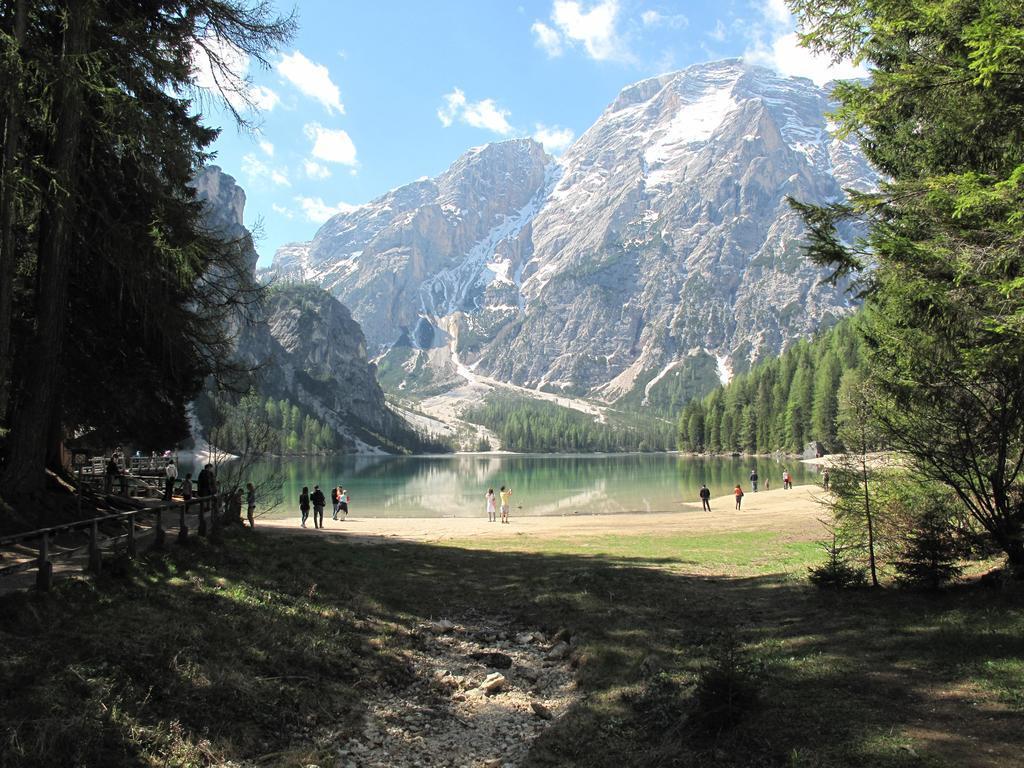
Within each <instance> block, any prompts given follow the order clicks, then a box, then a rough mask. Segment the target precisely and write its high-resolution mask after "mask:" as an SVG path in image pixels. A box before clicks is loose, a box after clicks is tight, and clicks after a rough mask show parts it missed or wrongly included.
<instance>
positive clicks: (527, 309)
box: [272, 60, 877, 402]
mask: <svg viewBox="0 0 1024 768" xmlns="http://www.w3.org/2000/svg"><path fill="white" fill-rule="evenodd" d="M829 108H830V103H829V99H828V92H827V91H826V90H825V89H821V88H818V87H817V86H815V85H814V84H813V83H811V82H810V81H809V80H805V79H799V78H784V77H781V76H779V75H777V74H775V73H774V72H772V71H770V70H767V69H763V68H759V67H751V66H748V65H745V64H744V63H742V62H740V61H738V60H729V61H722V62H716V63H711V64H704V65H699V66H694V67H690V68H688V69H685V70H683V71H680V72H676V73H672V74H667V75H662V76H660V77H656V78H651V79H649V80H644V81H642V82H639V83H636V84H635V85H632V86H630V87H628V88H626V89H624V90H623V91H622V92H621V93H620V94H619V96H618V98H616V99H615V100H614V101H613V102H612V104H611V105H610V106H609V107H608V108H607V109H606V110H605V111H604V113H603V114H602V115H601V116H600V118H599V119H598V120H597V122H596V123H595V124H594V125H593V126H592V127H591V128H590V129H589V130H588V131H586V133H584V134H583V135H582V136H581V137H580V138H579V139H578V140H577V141H576V143H575V144H574V145H573V146H572V147H570V148H569V149H568V150H567V151H566V153H565V155H564V156H563V157H562V158H560V159H559V160H557V161H556V160H554V159H553V158H551V157H549V156H547V155H546V154H545V153H544V152H543V149H542V147H541V146H540V145H539V144H537V143H535V142H533V141H532V140H529V139H515V140H511V141H505V142H500V143H496V144H490V145H487V146H485V147H480V148H477V149H473V150H470V151H469V152H467V153H466V154H465V155H463V156H462V157H461V158H460V159H459V160H457V161H456V162H455V163H454V164H453V165H452V166H451V167H450V168H449V169H448V170H447V171H446V172H444V173H443V174H441V175H440V176H438V177H437V178H436V179H421V180H419V181H416V182H414V183H412V184H409V185H407V186H404V187H401V188H399V189H396V190H393V191H392V192H389V193H388V194H386V195H384V196H383V197H381V198H380V199H378V200H375V201H373V202H371V203H369V204H367V205H364V206H361V207H360V208H358V209H356V210H354V211H351V212H348V213H343V214H340V215H338V216H335V217H334V218H332V219H331V220H329V221H328V222H327V223H326V224H324V226H323V227H321V229H320V230H319V231H318V232H317V233H316V236H315V237H314V238H313V240H312V241H311V242H310V243H306V244H293V245H289V246H287V247H286V248H283V249H281V250H280V251H279V252H278V254H277V255H276V256H275V260H274V266H273V268H272V269H273V271H275V272H277V273H278V274H281V275H289V276H293V277H299V278H302V279H305V280H310V281H314V282H316V283H318V284H320V285H323V286H324V287H326V288H328V289H329V290H330V291H332V292H333V293H335V294H336V295H338V296H339V297H340V298H341V299H342V300H343V301H344V302H345V303H346V304H347V305H348V306H349V307H350V308H351V309H352V313H353V316H354V317H355V318H356V319H357V320H358V321H359V322H360V323H361V324H362V326H363V329H364V332H365V333H366V337H367V341H368V343H369V344H370V345H371V349H376V350H377V353H378V354H380V353H383V352H385V351H387V356H386V357H385V359H384V360H383V361H382V371H384V370H391V371H392V375H393V378H392V379H391V380H390V384H391V385H392V386H397V387H403V385H405V384H407V383H408V384H410V385H414V386H416V387H420V388H428V389H429V388H434V389H436V388H438V387H442V386H444V385H445V384H446V382H447V383H451V382H454V381H456V380H458V379H459V374H460V373H461V374H462V375H463V376H468V375H470V374H469V370H468V369H470V368H471V369H472V370H473V371H474V372H475V373H477V374H483V375H487V376H489V377H490V378H492V379H496V380H500V381H506V382H511V383H514V384H517V385H521V386H525V387H530V388H543V389H546V390H550V391H560V392H566V393H568V394H576V395H591V396H596V397H600V398H602V399H604V400H607V401H610V402H611V401H619V400H621V399H622V398H629V399H633V400H635V401H637V402H640V401H642V400H646V399H648V398H650V397H653V396H654V395H656V393H657V390H658V389H659V388H663V387H667V386H668V385H669V384H670V383H672V381H673V380H675V381H676V383H677V384H679V383H682V382H687V381H689V382H694V381H695V380H697V379H701V378H702V377H703V378H704V379H708V378H709V375H708V374H709V372H711V376H710V378H711V381H705V382H703V383H702V382H701V381H696V386H697V387H698V388H700V387H701V386H704V387H706V386H708V385H710V383H712V382H713V380H714V376H715V372H716V371H717V376H718V377H722V378H725V377H727V376H728V375H729V374H730V372H732V371H739V370H744V369H746V368H747V367H748V366H749V365H750V364H751V363H752V362H754V361H756V360H758V359H761V358H763V357H767V356H771V355H775V354H777V353H778V352H779V351H780V350H781V349H783V348H784V347H785V346H786V345H787V344H788V343H789V342H790V341H791V340H793V339H794V338H797V337H799V336H804V335H808V334H810V333H812V332H814V331H815V330H816V329H817V328H819V327H820V326H822V325H823V324H827V323H829V322H831V321H832V319H833V318H835V317H837V316H840V315H842V314H845V313H848V312H849V311H851V307H850V306H849V304H848V300H847V297H846V296H845V294H844V293H843V291H842V290H841V289H834V288H830V287H828V286H825V285H822V284H820V280H821V277H822V273H821V272H820V271H819V270H817V269H815V268H814V267H812V266H811V265H809V264H808V263H806V261H805V260H804V259H803V257H802V254H801V251H800V247H799V236H800V231H801V226H800V222H799V219H798V217H797V216H796V215H795V214H794V213H793V212H792V211H791V210H790V208H789V206H788V204H787V202H786V197H787V196H792V197H794V198H796V199H799V200H802V201H807V202H819V203H820V202H825V201H829V200H835V199H839V198H841V197H842V195H843V189H844V188H848V187H854V188H858V189H868V188H871V187H873V186H875V185H876V184H877V177H876V175H875V173H874V171H873V170H872V169H871V168H870V166H869V165H868V163H867V161H866V160H865V158H864V157H863V155H862V154H861V153H860V151H859V149H858V147H857V146H856V144H855V143H853V142H852V141H849V140H846V141H842V140H838V139H836V138H834V137H833V136H832V135H830V133H829V131H828V124H827V119H826V116H825V115H826V113H827V111H828V110H829ZM387 360H390V361H391V366H390V368H389V367H388V365H386V361H387ZM403 371H404V372H405V373H407V374H409V375H410V380H409V382H406V381H405V377H404V374H403V373H402V372H403ZM413 374H415V381H413V380H412V378H411V377H412V376H413Z"/></svg>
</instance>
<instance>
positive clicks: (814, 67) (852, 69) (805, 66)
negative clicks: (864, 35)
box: [743, 32, 867, 85]
mask: <svg viewBox="0 0 1024 768" xmlns="http://www.w3.org/2000/svg"><path fill="white" fill-rule="evenodd" d="M743 58H744V59H745V60H747V61H749V62H751V63H752V64H763V65H764V66H767V67H771V68H772V69H775V70H777V71H778V72H780V73H782V74H783V75H788V76H791V77H806V78H809V79H811V80H813V81H814V82H816V83H817V84H818V85H824V84H825V83H827V82H828V81H829V80H849V79H851V78H855V77H865V76H866V75H867V70H865V69H864V67H862V66H860V65H854V64H853V63H852V62H849V61H844V62H839V63H838V64H836V63H834V62H832V61H831V60H830V59H829V57H828V56H820V55H818V54H816V53H813V52H812V51H810V50H808V49H807V48H804V47H803V46H801V45H800V39H799V38H798V37H797V34H796V32H789V33H787V34H784V35H778V36H776V37H775V38H774V39H773V40H772V41H771V42H770V43H768V44H764V43H760V42H758V43H755V44H754V45H753V46H751V47H749V48H748V49H747V50H746V52H745V53H744V54H743Z"/></svg>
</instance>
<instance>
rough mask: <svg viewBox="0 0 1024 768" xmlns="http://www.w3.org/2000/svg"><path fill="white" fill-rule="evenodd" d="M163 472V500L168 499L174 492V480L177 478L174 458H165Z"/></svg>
mask: <svg viewBox="0 0 1024 768" xmlns="http://www.w3.org/2000/svg"><path fill="white" fill-rule="evenodd" d="M164 474H165V475H166V478H167V479H166V480H165V481H164V501H170V500H171V496H172V495H173V494H174V481H175V480H177V479H178V468H177V467H176V466H175V464H174V459H168V460H167V467H166V468H165V469H164Z"/></svg>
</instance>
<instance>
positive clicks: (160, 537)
mask: <svg viewBox="0 0 1024 768" xmlns="http://www.w3.org/2000/svg"><path fill="white" fill-rule="evenodd" d="M166 539H167V532H166V531H165V530H164V512H163V510H162V509H158V510H157V511H156V532H155V533H154V534H153V549H157V550H160V549H163V548H164V546H165V542H166Z"/></svg>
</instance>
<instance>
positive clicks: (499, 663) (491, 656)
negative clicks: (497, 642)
mask: <svg viewBox="0 0 1024 768" xmlns="http://www.w3.org/2000/svg"><path fill="white" fill-rule="evenodd" d="M469 658H471V659H475V660H476V661H479V662H482V663H483V664H486V665H487V666H488V667H494V668H495V669H509V668H510V667H511V666H512V657H511V656H509V655H508V654H507V653H497V652H496V651H477V652H476V653H471V654H469Z"/></svg>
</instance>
